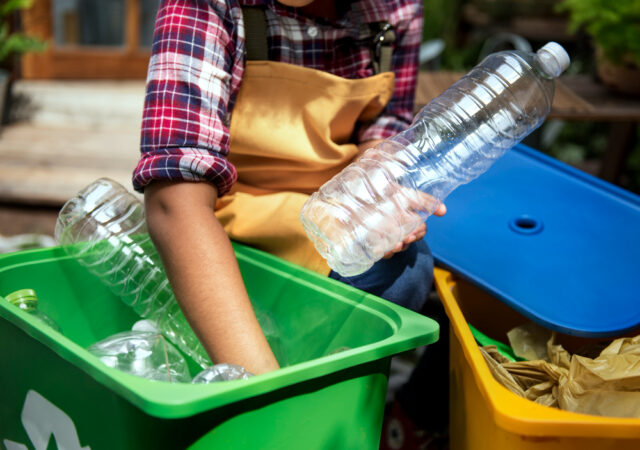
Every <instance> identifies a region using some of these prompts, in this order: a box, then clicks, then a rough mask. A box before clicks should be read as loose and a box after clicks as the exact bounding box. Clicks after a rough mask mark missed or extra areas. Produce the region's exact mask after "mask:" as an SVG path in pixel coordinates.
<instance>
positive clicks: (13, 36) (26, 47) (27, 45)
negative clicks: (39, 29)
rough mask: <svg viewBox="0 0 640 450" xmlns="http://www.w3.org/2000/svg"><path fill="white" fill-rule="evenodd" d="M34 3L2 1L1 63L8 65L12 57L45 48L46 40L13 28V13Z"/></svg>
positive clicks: (29, 0)
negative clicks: (11, 20)
mask: <svg viewBox="0 0 640 450" xmlns="http://www.w3.org/2000/svg"><path fill="white" fill-rule="evenodd" d="M32 5H33V0H4V1H1V2H0V65H2V66H4V65H6V64H7V62H9V61H10V59H11V58H12V57H15V56H20V55H22V54H24V53H27V52H32V51H41V50H44V49H45V47H46V43H45V42H43V41H41V40H39V39H37V38H34V37H31V36H27V35H25V34H24V33H21V32H17V31H12V30H11V23H10V19H11V17H12V16H13V14H14V13H16V12H17V11H20V10H24V9H28V8H31V6H32Z"/></svg>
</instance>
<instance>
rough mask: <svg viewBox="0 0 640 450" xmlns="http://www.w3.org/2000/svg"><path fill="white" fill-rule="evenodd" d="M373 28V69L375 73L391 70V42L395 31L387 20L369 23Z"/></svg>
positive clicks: (394, 37)
mask: <svg viewBox="0 0 640 450" xmlns="http://www.w3.org/2000/svg"><path fill="white" fill-rule="evenodd" d="M371 27H372V29H374V32H375V31H377V33H375V37H374V38H373V51H372V53H373V58H372V59H373V70H374V72H375V73H376V74H378V73H382V72H389V71H391V57H392V56H393V43H394V42H395V40H396V33H395V32H394V31H393V27H392V26H391V24H390V23H388V22H382V23H376V24H371Z"/></svg>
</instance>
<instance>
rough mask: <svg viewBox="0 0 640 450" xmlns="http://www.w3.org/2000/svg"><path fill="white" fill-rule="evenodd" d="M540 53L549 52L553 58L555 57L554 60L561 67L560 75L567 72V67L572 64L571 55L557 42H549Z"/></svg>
mask: <svg viewBox="0 0 640 450" xmlns="http://www.w3.org/2000/svg"><path fill="white" fill-rule="evenodd" d="M538 51H539V52H547V53H549V54H550V55H551V56H553V58H554V59H555V60H556V61H557V63H558V65H559V66H560V73H562V72H564V71H565V70H567V67H569V63H570V62H571V59H570V58H569V54H568V53H567V51H566V50H565V49H564V48H563V47H562V45H560V44H558V43H557V42H547V43H546V44H545V45H544V46H543V47H542V48H541V49H540V50H538Z"/></svg>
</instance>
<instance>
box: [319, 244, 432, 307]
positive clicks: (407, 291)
mask: <svg viewBox="0 0 640 450" xmlns="http://www.w3.org/2000/svg"><path fill="white" fill-rule="evenodd" d="M329 277H331V278H333V279H335V280H338V281H342V282H343V283H346V284H348V285H350V286H353V287H356V288H358V289H361V290H363V291H365V292H369V293H370V294H374V295H377V296H378V297H382V298H384V299H386V300H389V301H390V302H393V303H395V304H397V305H400V306H404V307H405V308H408V309H411V310H413V311H419V310H420V308H422V305H424V302H425V301H426V299H427V296H428V295H429V291H430V290H431V284H432V282H433V256H432V255H431V250H429V246H428V245H427V243H426V242H425V241H424V239H423V240H420V241H417V242H414V243H412V244H411V245H410V246H409V248H407V249H406V250H405V251H403V252H398V253H396V254H395V255H393V256H392V257H391V258H389V259H381V260H380V261H378V262H376V263H375V264H374V265H373V267H371V268H370V269H369V270H367V271H366V272H364V273H362V274H360V275H356V276H354V277H343V276H342V275H340V274H338V273H336V272H334V271H331V273H330V274H329Z"/></svg>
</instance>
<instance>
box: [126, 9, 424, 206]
mask: <svg viewBox="0 0 640 450" xmlns="http://www.w3.org/2000/svg"><path fill="white" fill-rule="evenodd" d="M241 5H247V6H262V7H264V8H266V17H267V36H268V47H269V59H270V60H272V61H281V62H285V63H289V64H295V65H299V66H305V67H309V68H312V69H318V70H322V71H326V72H329V73H332V74H334V75H338V76H341V77H344V78H350V79H355V78H364V77H368V76H371V75H373V73H374V72H373V66H372V61H371V52H370V47H371V36H370V35H371V31H370V27H369V25H368V24H372V23H380V22H388V23H390V24H391V25H392V26H393V28H394V31H395V34H396V42H395V44H394V46H393V58H392V62H391V70H392V71H393V72H394V73H395V76H396V81H395V88H394V92H393V96H392V98H391V100H390V102H389V104H388V105H387V107H386V108H385V110H384V111H383V112H382V114H381V115H380V116H379V117H378V118H377V119H376V120H375V121H373V122H372V123H367V124H363V125H362V126H361V127H360V129H359V130H358V134H357V137H358V141H359V142H365V141H368V140H371V139H384V138H387V137H390V136H393V135H395V134H397V133H399V132H401V131H403V130H405V129H406V128H407V127H408V125H409V124H410V123H411V120H412V118H413V101H414V94H415V86H416V78H417V69H418V51H419V46H420V42H421V37H422V0H354V1H353V2H352V3H351V8H350V10H349V11H348V12H347V13H345V14H344V15H343V16H342V17H341V18H340V19H338V20H337V21H335V22H330V21H326V20H323V19H317V18H315V19H314V18H310V17H307V16H305V15H303V14H302V13H301V11H300V10H299V9H296V8H291V7H287V6H284V5H282V4H280V3H278V2H277V1H275V0H228V1H222V0H217V1H216V0H164V1H162V3H161V6H160V9H159V11H158V16H157V19H156V25H155V32H154V39H153V47H152V51H151V59H150V62H149V72H148V77H147V88H146V98H145V105H144V112H143V119H142V136H141V158H140V161H139V163H138V166H137V167H136V169H135V171H134V174H133V185H134V188H135V189H136V190H139V191H142V190H143V189H144V186H146V185H147V184H148V183H149V182H150V181H152V180H206V181H209V182H211V183H214V184H215V185H216V186H217V188H218V192H219V195H220V196H221V195H223V194H225V193H226V192H228V190H229V189H230V188H231V186H232V185H233V183H234V182H235V180H236V177H237V176H236V171H235V168H234V167H233V165H232V164H231V163H230V162H229V161H228V160H227V159H226V155H227V154H228V153H229V122H230V115H231V112H232V110H233V104H234V102H235V99H236V96H237V94H238V90H239V89H240V84H241V81H242V76H243V73H244V67H245V39H244V36H245V30H244V23H243V20H242V11H241Z"/></svg>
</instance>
